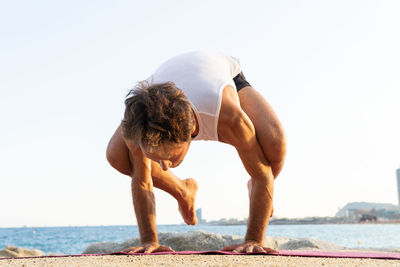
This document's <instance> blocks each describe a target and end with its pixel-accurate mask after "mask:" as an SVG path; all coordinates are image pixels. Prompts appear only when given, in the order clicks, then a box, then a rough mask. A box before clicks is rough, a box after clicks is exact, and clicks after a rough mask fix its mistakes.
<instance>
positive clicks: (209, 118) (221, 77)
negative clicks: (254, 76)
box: [107, 51, 286, 253]
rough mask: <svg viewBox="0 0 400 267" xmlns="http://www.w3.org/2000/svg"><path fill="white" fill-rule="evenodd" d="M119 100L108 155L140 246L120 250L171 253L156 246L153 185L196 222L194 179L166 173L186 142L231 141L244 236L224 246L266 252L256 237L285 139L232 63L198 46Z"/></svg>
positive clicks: (263, 227)
mask: <svg viewBox="0 0 400 267" xmlns="http://www.w3.org/2000/svg"><path fill="white" fill-rule="evenodd" d="M125 105H126V109H125V113H124V119H123V120H122V123H121V125H120V126H119V127H118V128H117V130H116V132H115V133H114V135H113V137H112V138H111V140H110V143H109V145H108V147H107V159H108V161H109V163H110V164H111V165H112V166H113V167H114V168H115V169H117V170H118V171H119V172H121V173H123V174H126V175H128V176H130V177H131V178H132V198H133V204H134V209H135V213H136V218H137V223H138V228H139V233H140V240H141V243H142V244H141V246H139V247H132V248H129V249H127V250H126V252H145V253H151V252H160V251H171V248H170V247H166V246H163V245H161V244H159V243H158V238H157V230H156V223H155V200H154V194H153V186H155V187H157V188H159V189H161V190H164V191H165V192H167V193H169V194H170V195H171V196H173V197H174V198H175V199H176V200H177V201H178V206H179V211H180V213H181V215H182V217H183V219H184V221H185V222H186V223H187V224H189V225H194V224H196V223H197V218H196V214H195V205H194V203H195V198H196V192H197V187H198V186H197V183H196V181H195V180H194V179H191V178H189V179H186V180H181V179H179V178H178V177H176V176H175V175H174V174H173V173H172V172H171V171H170V170H169V168H174V167H176V166H178V165H179V164H180V163H181V162H182V160H183V159H184V157H185V155H186V152H187V151H188V149H189V146H190V142H191V140H215V141H219V142H223V143H227V144H230V145H232V146H234V147H235V148H236V150H237V152H238V154H239V156H240V159H241V161H242V163H243V166H244V167H245V169H246V171H247V172H248V174H249V175H250V177H251V178H250V180H249V182H248V184H247V185H248V190H249V198H250V213H249V218H248V225H247V233H246V236H245V241H244V243H243V244H236V245H233V246H229V247H225V248H223V249H224V250H228V251H234V252H272V250H271V249H269V248H266V247H264V246H263V241H264V235H265V231H266V227H267V225H268V220H269V218H270V216H272V212H273V205H272V200H273V189H274V179H275V178H276V177H277V176H278V174H279V172H280V171H281V169H282V166H283V161H284V157H285V153H286V143H285V137H284V132H283V129H282V126H281V124H280V122H279V120H278V118H277V117H276V115H275V113H274V112H273V110H272V108H271V107H270V105H269V104H268V103H267V101H266V100H265V99H264V98H263V97H262V96H261V95H260V94H259V93H258V92H257V91H256V90H255V89H254V88H252V87H251V86H250V84H249V83H248V82H247V81H246V79H245V77H244V75H243V73H242V70H241V67H240V64H239V61H238V60H237V59H235V58H233V57H230V56H225V55H222V54H218V53H211V52H205V51H196V52H191V53H186V54H183V55H179V56H176V57H174V58H172V59H170V60H168V61H166V62H165V63H163V64H162V65H161V66H160V67H159V68H158V69H157V70H156V72H155V73H154V74H153V75H152V76H151V77H150V78H148V79H147V80H146V81H143V82H140V83H139V84H138V85H137V86H136V87H135V88H134V89H133V90H131V91H130V93H129V94H128V96H127V98H126V101H125Z"/></svg>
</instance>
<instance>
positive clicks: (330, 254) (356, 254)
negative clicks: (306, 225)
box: [110, 250, 400, 260]
mask: <svg viewBox="0 0 400 267" xmlns="http://www.w3.org/2000/svg"><path fill="white" fill-rule="evenodd" d="M110 255H270V256H297V257H325V258H368V259H393V260H400V253H394V252H361V251H312V250H279V251H278V253H274V254H268V253H233V252H228V251H220V250H218V251H214V250H209V251H175V252H156V253H151V254H144V253H126V252H115V253H112V254H110Z"/></svg>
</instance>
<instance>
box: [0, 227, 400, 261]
mask: <svg viewBox="0 0 400 267" xmlns="http://www.w3.org/2000/svg"><path fill="white" fill-rule="evenodd" d="M157 229H158V232H180V233H181V232H189V231H198V230H201V231H206V232H211V233H215V234H223V235H241V236H244V235H245V233H246V225H226V226H225V225H224V226H220V225H207V224H204V225H201V224H200V225H196V226H187V225H158V226H157ZM266 235H267V236H272V237H278V236H282V237H289V238H313V239H317V240H324V241H329V242H333V243H335V244H337V245H340V246H343V247H346V248H355V249H362V248H375V249H380V250H391V249H398V248H400V224H312V225H269V226H268V229H267V233H266ZM137 237H139V232H138V228H137V226H128V225H120V226H77V227H73V226H68V227H21V228H0V250H1V249H3V248H4V247H5V246H7V245H13V246H17V247H23V248H28V249H39V250H41V251H43V252H44V253H46V254H81V253H82V252H83V250H84V249H85V248H86V247H88V246H89V245H90V244H92V243H95V242H118V243H120V242H123V241H125V240H127V239H131V238H137Z"/></svg>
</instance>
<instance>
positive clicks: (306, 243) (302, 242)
mask: <svg viewBox="0 0 400 267" xmlns="http://www.w3.org/2000/svg"><path fill="white" fill-rule="evenodd" d="M278 249H283V250H342V249H344V247H341V246H339V245H336V244H334V243H331V242H327V241H322V240H315V239H312V238H299V239H291V240H289V241H287V242H285V243H282V244H280V245H279V246H278Z"/></svg>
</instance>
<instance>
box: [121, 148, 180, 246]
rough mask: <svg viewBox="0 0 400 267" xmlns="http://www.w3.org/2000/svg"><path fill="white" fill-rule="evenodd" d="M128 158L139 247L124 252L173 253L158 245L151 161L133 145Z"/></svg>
mask: <svg viewBox="0 0 400 267" xmlns="http://www.w3.org/2000/svg"><path fill="white" fill-rule="evenodd" d="M128 147H129V157H130V159H131V161H132V163H133V169H134V171H133V174H132V182H131V188H132V200H133V206H134V209H135V214H136V219H137V224H138V228H139V233H140V241H141V246H138V247H131V248H128V249H126V250H124V251H125V252H132V253H135V252H144V253H151V252H161V251H173V250H172V249H171V248H170V247H166V246H162V245H160V244H159V243H158V237H157V226H156V213H155V198H154V192H153V180H152V178H151V160H150V159H148V158H147V157H146V156H144V154H143V153H142V150H141V149H140V148H139V147H138V146H135V145H132V144H130V145H129V146H128Z"/></svg>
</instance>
